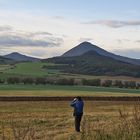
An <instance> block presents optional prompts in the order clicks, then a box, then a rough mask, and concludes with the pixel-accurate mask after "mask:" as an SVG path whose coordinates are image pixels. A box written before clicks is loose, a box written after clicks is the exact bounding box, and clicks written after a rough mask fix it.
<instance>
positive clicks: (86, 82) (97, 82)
mask: <svg viewBox="0 0 140 140" xmlns="http://www.w3.org/2000/svg"><path fill="white" fill-rule="evenodd" d="M82 84H83V85H87V86H100V85H101V80H100V79H89V80H87V79H82Z"/></svg>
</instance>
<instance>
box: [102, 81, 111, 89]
mask: <svg viewBox="0 0 140 140" xmlns="http://www.w3.org/2000/svg"><path fill="white" fill-rule="evenodd" d="M102 86H103V87H111V86H112V80H105V81H104V82H103V83H102Z"/></svg>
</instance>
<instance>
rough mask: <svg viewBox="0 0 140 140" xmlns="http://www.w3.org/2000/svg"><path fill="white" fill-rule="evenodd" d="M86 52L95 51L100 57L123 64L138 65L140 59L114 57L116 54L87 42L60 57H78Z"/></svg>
mask: <svg viewBox="0 0 140 140" xmlns="http://www.w3.org/2000/svg"><path fill="white" fill-rule="evenodd" d="M88 51H95V52H97V53H98V54H100V55H102V56H107V57H111V58H113V59H116V60H119V61H122V62H125V63H130V64H135V65H140V59H132V58H128V57H123V56H120V55H116V54H113V53H110V52H108V51H106V50H104V49H102V48H100V47H98V46H96V45H93V44H91V43H89V42H83V43H81V44H79V45H78V46H76V47H74V48H72V49H71V50H69V51H67V52H66V53H64V54H63V55H62V57H73V56H80V55H83V54H84V53H86V52H88Z"/></svg>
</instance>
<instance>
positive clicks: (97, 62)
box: [43, 50, 140, 77]
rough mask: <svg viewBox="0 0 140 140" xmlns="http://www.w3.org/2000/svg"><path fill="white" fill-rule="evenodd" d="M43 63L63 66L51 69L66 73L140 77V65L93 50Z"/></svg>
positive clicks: (51, 59)
mask: <svg viewBox="0 0 140 140" xmlns="http://www.w3.org/2000/svg"><path fill="white" fill-rule="evenodd" d="M43 61H44V62H52V63H55V64H61V65H56V66H51V68H52V69H58V70H60V71H61V72H66V73H74V74H85V75H109V76H120V75H124V76H133V77H140V66H139V65H133V64H129V63H125V62H122V61H119V60H116V59H113V58H111V57H107V56H103V55H101V54H99V53H97V52H96V51H93V50H92V51H88V52H86V53H84V54H82V55H79V56H73V57H65V58H64V57H54V58H49V59H46V60H43ZM64 64H65V65H64ZM66 65H67V66H66Z"/></svg>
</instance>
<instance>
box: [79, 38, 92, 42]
mask: <svg viewBox="0 0 140 140" xmlns="http://www.w3.org/2000/svg"><path fill="white" fill-rule="evenodd" d="M91 40H93V39H92V38H80V39H79V42H84V41H91Z"/></svg>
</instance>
